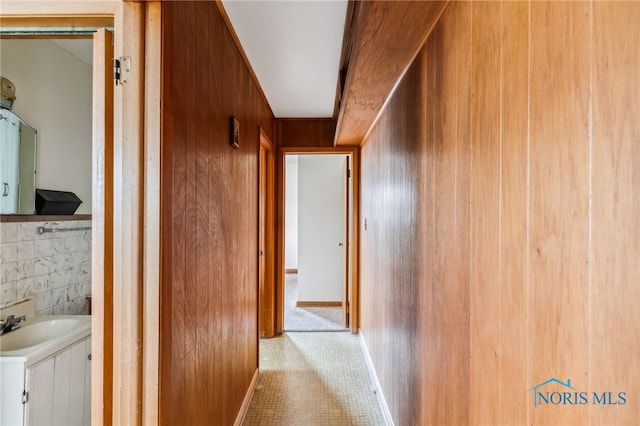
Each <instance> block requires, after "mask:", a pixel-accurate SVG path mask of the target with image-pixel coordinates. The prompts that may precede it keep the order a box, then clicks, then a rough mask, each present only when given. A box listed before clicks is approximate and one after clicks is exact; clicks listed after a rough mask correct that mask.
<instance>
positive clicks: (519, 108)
mask: <svg viewBox="0 0 640 426" xmlns="http://www.w3.org/2000/svg"><path fill="white" fill-rule="evenodd" d="M501 24H502V25H501V28H502V29H501V43H502V55H501V56H502V65H501V67H502V72H501V75H502V85H501V87H502V96H501V102H502V119H501V122H502V127H501V131H502V160H501V164H502V167H501V176H500V178H501V180H500V182H501V187H502V190H501V201H500V203H501V204H500V209H501V245H500V250H501V253H500V259H501V270H500V275H501V280H502V282H501V284H502V285H501V291H500V294H499V298H500V317H499V324H500V342H499V354H500V387H499V400H500V401H502V403H501V405H500V411H499V413H498V418H497V423H499V424H505V425H509V424H522V423H524V422H525V420H526V419H527V408H528V407H530V406H531V404H530V401H531V399H530V398H529V397H530V396H531V395H530V394H527V393H526V392H524V390H526V389H529V387H531V386H528V385H529V383H528V381H527V380H528V377H527V358H528V355H529V351H530V348H529V347H527V334H528V330H527V310H526V309H525V308H524V307H525V306H526V303H527V288H528V281H527V274H526V271H527V259H528V257H527V254H526V253H523V252H522V251H523V249H526V247H527V229H528V223H527V199H528V192H527V171H528V159H529V157H528V155H529V152H528V124H529V122H528V118H529V115H528V111H529V97H528V96H529V94H528V78H529V74H528V73H529V49H528V46H529V4H528V3H527V2H504V3H503V4H502V19H501ZM535 383H537V382H534V384H535Z"/></svg>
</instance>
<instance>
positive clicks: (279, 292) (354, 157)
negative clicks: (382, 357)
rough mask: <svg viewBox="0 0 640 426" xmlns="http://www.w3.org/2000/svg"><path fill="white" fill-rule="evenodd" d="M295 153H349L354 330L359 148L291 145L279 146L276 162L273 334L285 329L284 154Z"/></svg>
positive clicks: (353, 324) (355, 325) (354, 324)
mask: <svg viewBox="0 0 640 426" xmlns="http://www.w3.org/2000/svg"><path fill="white" fill-rule="evenodd" d="M288 154H289V155H291V154H293V155H295V154H351V178H352V182H351V185H352V188H353V209H352V211H351V226H352V227H353V233H352V241H351V244H352V246H351V259H352V262H351V283H352V285H351V297H350V299H351V300H350V301H349V305H350V306H349V310H350V315H349V316H350V325H349V326H350V329H351V332H352V333H354V334H355V333H357V332H358V330H359V327H360V323H359V297H360V228H359V226H360V225H359V223H360V222H359V217H360V147H359V146H351V145H344V146H337V147H328V148H306V147H305V148H292V147H286V148H285V147H281V148H279V149H278V157H277V164H276V176H277V181H276V238H275V241H276V256H275V258H276V280H275V300H276V318H275V321H276V324H275V334H282V333H283V332H284V302H285V301H284V276H285V265H284V230H285V227H284V223H285V197H284V189H285V187H284V184H285V166H286V163H285V156H286V155H288Z"/></svg>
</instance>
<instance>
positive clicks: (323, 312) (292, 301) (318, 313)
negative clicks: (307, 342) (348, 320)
mask: <svg viewBox="0 0 640 426" xmlns="http://www.w3.org/2000/svg"><path fill="white" fill-rule="evenodd" d="M297 300H298V276H297V275H295V274H287V275H286V277H285V312H284V331H348V328H346V327H345V326H344V321H343V317H342V308H340V307H326V308H298V307H297V306H296V301H297Z"/></svg>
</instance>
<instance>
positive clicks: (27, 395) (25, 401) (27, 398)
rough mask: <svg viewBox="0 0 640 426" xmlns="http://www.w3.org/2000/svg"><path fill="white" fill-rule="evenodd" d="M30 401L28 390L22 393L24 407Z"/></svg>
mask: <svg viewBox="0 0 640 426" xmlns="http://www.w3.org/2000/svg"><path fill="white" fill-rule="evenodd" d="M28 400H29V392H27V391H26V390H23V391H22V405H24V404H26V403H27V401H28Z"/></svg>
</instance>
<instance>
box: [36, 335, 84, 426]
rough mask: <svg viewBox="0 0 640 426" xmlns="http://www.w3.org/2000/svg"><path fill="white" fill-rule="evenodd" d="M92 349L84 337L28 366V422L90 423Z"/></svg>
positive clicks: (40, 423)
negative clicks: (53, 354) (90, 357)
mask: <svg viewBox="0 0 640 426" xmlns="http://www.w3.org/2000/svg"><path fill="white" fill-rule="evenodd" d="M90 350H91V341H90V339H84V340H82V341H80V342H77V343H76V344H74V345H72V346H70V347H69V348H67V349H65V350H64V351H62V352H59V353H57V354H56V355H55V356H53V357H51V358H49V359H47V360H45V361H43V362H41V363H39V364H37V365H35V366H33V367H30V368H28V369H27V383H28V388H27V391H28V392H29V399H28V401H27V421H26V424H28V425H60V426H63V425H74V426H75V425H78V426H80V425H89V424H91V409H90V408H91V407H90V404H91V366H90V361H89V359H88V357H89V353H90ZM87 372H88V373H89V374H87Z"/></svg>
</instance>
